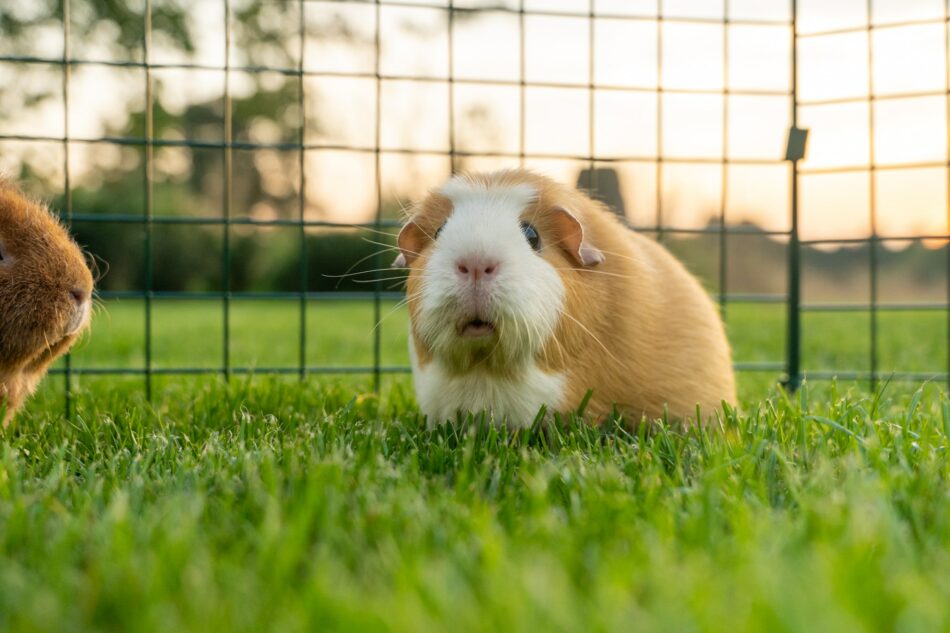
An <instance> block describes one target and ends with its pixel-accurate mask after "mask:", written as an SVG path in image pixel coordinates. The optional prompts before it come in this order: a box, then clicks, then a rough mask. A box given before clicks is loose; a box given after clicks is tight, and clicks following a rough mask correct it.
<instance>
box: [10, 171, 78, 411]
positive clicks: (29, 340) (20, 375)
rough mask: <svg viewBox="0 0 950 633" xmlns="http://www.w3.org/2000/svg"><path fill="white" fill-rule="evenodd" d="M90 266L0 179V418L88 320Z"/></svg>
mask: <svg viewBox="0 0 950 633" xmlns="http://www.w3.org/2000/svg"><path fill="white" fill-rule="evenodd" d="M92 286H93V280H92V274H91V273H90V271H89V267H88V266H87V265H86V260H85V258H84V257H83V254H82V251H80V250H79V247H78V246H76V243H75V242H73V240H72V238H70V237H69V234H68V233H67V232H66V230H65V229H64V228H63V227H62V225H60V224H59V222H57V221H56V219H55V218H54V217H53V216H52V215H51V214H50V213H49V211H48V210H47V209H46V208H45V207H43V206H42V205H40V204H38V203H36V202H33V201H32V200H29V199H27V198H26V197H24V196H23V194H22V193H20V191H19V190H18V189H17V188H16V187H15V186H14V185H13V184H11V183H9V182H6V181H4V180H2V179H0V418H2V424H3V425H4V426H5V425H6V424H7V423H8V422H9V421H10V419H11V418H12V417H13V414H14V413H15V412H16V410H17V409H19V408H20V407H21V406H22V405H23V402H24V401H25V400H26V399H27V398H28V397H29V395H30V394H31V393H33V391H34V390H35V389H36V386H37V385H38V384H39V382H40V380H41V379H42V378H43V376H44V375H45V374H46V370H47V369H48V368H49V366H50V364H51V363H52V362H53V361H54V360H56V359H57V358H59V357H60V356H61V355H62V354H65V353H66V352H67V351H68V350H69V348H70V347H71V346H72V344H73V343H74V342H75V341H76V339H77V338H78V337H79V335H80V334H81V333H82V332H83V330H84V329H85V328H86V327H87V325H88V324H89V318H90V312H91V309H92Z"/></svg>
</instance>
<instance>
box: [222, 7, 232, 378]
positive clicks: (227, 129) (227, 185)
mask: <svg viewBox="0 0 950 633" xmlns="http://www.w3.org/2000/svg"><path fill="white" fill-rule="evenodd" d="M223 5H224V103H223V107H224V112H223V119H224V120H223V126H224V129H223V130H222V132H223V135H222V138H223V139H224V147H223V148H222V150H221V158H222V161H221V165H222V168H223V170H224V174H223V175H224V191H223V192H222V193H223V196H224V199H223V200H222V203H223V207H224V208H223V209H222V211H221V212H222V214H223V216H224V227H223V229H222V230H223V234H222V243H221V286H222V291H223V293H222V297H221V318H222V323H221V337H222V340H221V346H222V347H221V354H222V358H223V362H224V377H225V380H228V381H230V380H231V218H232V213H233V209H232V206H233V197H234V191H233V181H232V179H233V177H234V136H233V134H234V120H233V117H234V109H233V104H232V103H231V48H232V46H231V1H230V0H224V2H223Z"/></svg>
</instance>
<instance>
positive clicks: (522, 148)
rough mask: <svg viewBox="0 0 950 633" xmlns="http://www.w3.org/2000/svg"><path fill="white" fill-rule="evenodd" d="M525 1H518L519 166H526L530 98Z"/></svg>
mask: <svg viewBox="0 0 950 633" xmlns="http://www.w3.org/2000/svg"><path fill="white" fill-rule="evenodd" d="M524 3H525V0H518V166H519V167H524V166H525V158H526V155H527V153H526V144H525V116H526V109H527V103H526V100H527V98H528V96H527V93H528V88H527V77H526V73H527V70H526V68H527V62H525V49H526V48H527V46H526V44H525V9H524Z"/></svg>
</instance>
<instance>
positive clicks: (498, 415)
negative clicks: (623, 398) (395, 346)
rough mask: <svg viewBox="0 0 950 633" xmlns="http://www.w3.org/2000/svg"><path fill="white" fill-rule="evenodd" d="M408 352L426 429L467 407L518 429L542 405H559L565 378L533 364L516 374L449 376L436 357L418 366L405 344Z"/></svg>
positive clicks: (550, 408) (551, 408) (553, 407)
mask: <svg viewBox="0 0 950 633" xmlns="http://www.w3.org/2000/svg"><path fill="white" fill-rule="evenodd" d="M409 356H410V358H411V360H412V373H413V378H414V380H415V387H416V399H417V400H418V401H419V407H420V408H421V409H422V411H423V412H424V413H425V414H426V417H427V418H428V425H429V428H433V427H435V426H437V425H439V424H442V423H444V422H450V421H454V420H455V419H456V415H457V414H459V413H461V414H463V415H464V414H465V413H469V412H472V413H482V412H484V413H487V414H488V419H489V421H491V422H492V423H493V424H499V425H505V426H508V427H510V428H524V427H527V426H530V425H531V423H532V422H534V419H535V418H536V417H537V415H538V411H540V409H541V407H542V406H544V407H546V408H547V410H548V412H549V413H550V412H551V411H557V410H559V409H560V408H561V407H562V406H563V404H564V387H565V385H566V384H567V377H566V376H564V375H563V374H548V373H545V372H544V371H542V370H541V369H540V368H538V367H537V366H536V365H531V366H528V367H526V368H525V369H524V371H523V372H522V374H521V375H520V376H519V377H518V378H515V379H511V378H506V379H499V378H497V377H495V376H492V375H491V374H488V373H485V372H479V371H473V372H468V373H465V374H455V375H453V374H452V373H451V372H449V371H447V370H446V368H445V366H444V365H443V364H442V363H441V362H440V361H439V360H438V359H435V360H433V362H431V363H429V364H428V365H426V366H425V367H420V366H419V362H418V360H417V359H416V354H415V352H414V350H413V346H412V345H411V344H410V345H409Z"/></svg>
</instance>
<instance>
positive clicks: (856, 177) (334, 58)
mask: <svg viewBox="0 0 950 633" xmlns="http://www.w3.org/2000/svg"><path fill="white" fill-rule="evenodd" d="M524 3H525V9H526V10H527V11H529V12H530V11H533V10H542V11H549V12H564V13H565V14H568V15H561V16H539V15H527V16H525V18H524V25H523V26H524V41H523V50H524V56H523V59H522V55H521V50H522V41H521V26H522V25H521V22H520V16H519V15H518V13H517V12H516V11H505V10H492V9H491V7H496V8H497V7H499V6H501V7H507V8H509V9H517V7H518V0H493V1H491V2H488V1H480V0H456V1H455V2H454V6H456V7H474V8H479V7H480V8H483V9H484V10H482V11H473V12H465V13H459V14H457V15H456V16H455V17H454V19H453V20H452V29H451V38H450V29H449V19H448V12H447V11H446V10H445V7H446V6H447V2H446V1H445V0H441V1H440V0H415V1H413V2H411V4H413V5H415V4H418V5H419V6H401V5H400V6H393V5H389V6H387V4H386V3H385V2H384V3H383V6H382V7H381V9H380V35H379V37H380V42H381V49H380V54H379V71H380V73H381V74H382V75H383V76H384V77H388V78H390V79H384V80H383V81H382V82H381V84H380V85H381V92H380V95H379V102H380V104H381V110H380V113H379V117H378V118H379V121H380V126H379V129H378V130H377V129H376V120H377V113H376V102H377V94H376V86H377V83H376V78H375V77H374V73H375V71H376V61H377V59H376V54H375V49H374V47H373V46H372V43H373V41H374V39H375V26H376V25H375V7H374V6H373V5H372V4H371V3H370V4H367V3H362V2H320V1H308V2H307V3H306V4H305V16H306V21H307V26H308V29H310V32H312V33H315V34H319V36H318V35H314V36H311V37H309V38H308V39H307V41H306V46H305V47H304V60H303V64H304V68H305V70H306V71H308V73H313V74H308V76H307V77H306V78H305V82H304V91H305V95H306V99H307V112H306V117H307V119H308V120H309V121H311V122H319V124H318V125H317V124H314V125H310V126H308V130H307V133H306V138H305V141H306V143H308V144H313V145H317V146H329V149H314V150H312V151H308V152H307V155H306V159H305V165H306V169H307V192H306V193H307V200H308V208H309V210H310V211H309V212H310V213H311V214H313V215H315V216H319V217H323V218H326V219H332V220H335V221H344V222H350V221H364V220H367V219H370V218H372V217H373V215H374V213H375V209H376V203H377V192H376V191H375V181H376V178H375V172H374V170H375V165H376V162H375V154H374V153H373V151H372V150H373V149H374V147H375V143H376V140H377V138H378V139H379V144H380V147H381V149H382V150H383V152H382V154H381V157H380V169H381V173H380V180H381V183H382V188H383V191H382V194H383V198H384V200H388V199H392V198H396V199H399V200H401V201H403V202H409V201H411V200H412V199H413V198H415V197H417V196H419V195H421V194H422V193H423V192H424V191H425V190H426V189H427V188H428V187H431V186H433V185H435V184H437V183H438V182H440V181H441V180H443V179H444V178H445V177H447V175H448V174H449V172H450V170H451V160H450V158H449V156H448V152H449V150H450V149H452V148H454V149H455V150H457V151H459V152H461V153H463V154H465V156H464V157H463V158H460V159H459V163H460V164H461V165H462V166H463V167H465V168H467V169H493V168H499V167H506V166H516V165H518V164H520V162H521V161H520V160H519V157H518V154H519V152H521V151H522V150H523V151H524V153H525V154H526V155H527V157H526V158H525V160H524V164H525V165H526V166H529V167H533V168H535V169H538V170H540V171H543V172H546V173H548V174H550V175H552V176H554V177H557V178H561V179H563V180H567V181H574V180H575V179H576V177H577V174H578V171H579V170H580V169H583V168H585V167H587V166H588V165H589V161H588V160H587V159H588V158H589V157H590V156H593V157H595V158H598V159H606V160H610V161H615V162H611V166H613V167H614V168H615V169H617V171H618V173H619V174H620V176H621V185H622V191H623V194H624V197H625V200H626V206H627V211H628V215H629V216H630V218H631V220H632V221H633V222H634V223H635V224H641V225H652V224H654V223H655V221H656V217H657V216H656V214H657V210H656V202H657V198H658V192H657V186H658V185H659V187H660V192H659V198H660V200H661V202H662V215H663V222H664V224H667V225H675V226H682V227H697V226H704V225H705V224H706V223H707V222H708V221H709V219H710V217H718V215H719V212H720V208H721V206H722V204H723V203H725V209H726V217H727V221H729V222H731V223H739V222H754V223H756V224H758V225H760V226H762V227H764V228H767V229H775V230H785V229H787V228H788V225H789V211H788V201H789V173H790V171H789V167H788V165H787V164H786V163H783V162H782V160H781V159H782V157H783V155H784V142H785V137H786V134H787V129H788V127H789V125H790V123H791V120H792V119H791V115H792V112H791V99H790V98H789V97H788V96H786V95H784V94H782V93H786V92H788V91H790V90H791V87H792V81H791V45H792V29H791V27H790V26H789V25H784V24H774V25H754V26H753V25H745V24H741V23H735V24H731V25H729V26H727V27H724V26H723V24H722V23H721V22H720V23H714V22H679V21H677V18H701V19H707V20H711V21H715V20H722V18H723V11H724V9H723V3H722V2H721V1H719V2H717V1H715V0H664V1H663V11H664V16H665V17H667V18H672V19H668V20H664V21H663V22H662V23H660V22H658V21H657V20H656V19H653V18H651V17H650V16H655V15H656V11H657V4H656V1H655V0H652V1H651V0H524ZM591 3H593V5H592V4H591ZM403 4H409V3H405V2H403ZM789 4H790V3H789V2H788V1H787V0H781V1H778V0H730V2H729V11H730V15H729V18H730V19H731V20H733V21H742V20H760V21H769V22H782V21H788V20H789V19H790V15H789ZM591 6H593V9H594V11H595V15H596V16H597V17H596V19H595V20H594V21H593V24H591V21H590V19H589V17H588V12H589V11H590V10H591ZM866 8H867V3H866V0H834V1H827V0H800V2H799V22H798V24H799V32H800V34H802V35H803V37H802V38H801V39H800V41H799V48H798V64H799V75H798V90H799V99H800V102H801V105H800V107H799V111H798V117H799V125H800V126H801V127H807V128H809V129H810V130H811V136H810V142H809V149H808V154H807V157H806V160H805V161H803V162H802V164H801V168H802V172H803V175H802V177H801V180H800V185H801V189H800V191H801V201H802V206H801V227H802V232H803V237H804V238H806V239H812V238H837V237H862V236H866V235H868V234H869V232H870V231H871V224H872V219H871V217H872V214H871V198H872V196H871V192H872V190H873V191H874V192H875V203H876V204H875V212H876V229H877V230H878V232H879V233H881V234H883V235H908V234H916V233H920V234H933V235H942V234H945V233H947V232H948V211H947V209H948V202H947V183H948V167H947V160H948V145H947V137H948V132H947V118H948V117H947V114H948V103H947V101H948V96H947V88H948V74H950V73H948V64H947V45H946V39H947V34H946V27H947V25H946V22H945V21H943V20H944V18H945V13H944V12H945V7H944V6H943V2H942V1H940V0H875V2H874V3H873V13H872V15H871V20H872V22H873V23H874V24H875V25H876V27H877V28H875V29H874V30H873V31H872V32H871V34H870V35H869V34H868V32H867V31H859V32H850V33H840V34H830V35H819V36H815V35H812V34H814V33H817V32H822V31H827V30H832V29H849V28H852V27H861V26H864V25H865V24H866V22H867V20H868V16H867V13H866ZM191 10H192V11H193V13H192V20H193V23H194V24H195V25H196V26H197V27H198V30H199V32H201V33H202V38H201V39H200V41H199V42H198V49H197V51H196V52H195V54H194V55H193V56H192V57H191V58H190V59H181V57H180V55H177V54H172V53H171V52H170V51H168V50H165V49H163V48H162V46H161V43H160V42H158V43H156V47H155V51H154V54H153V56H154V58H153V60H152V61H156V62H165V63H168V62H182V61H189V62H194V63H199V64H206V65H211V66H219V67H221V66H223V62H224V59H223V39H224V26H223V24H222V20H221V11H220V6H219V3H217V2H209V1H203V2H197V3H194V8H193V9H191ZM610 16H613V17H610ZM631 17H633V18H635V19H630V18H631ZM930 19H934V20H936V22H933V23H919V24H912V25H899V26H889V25H893V24H896V23H902V24H903V23H906V22H915V21H924V20H930ZM341 24H342V25H345V27H346V30H347V31H348V33H349V34H350V36H351V38H352V39H346V38H343V37H340V36H337V35H334V34H333V29H334V28H339V25H341ZM333 25H336V26H335V27H334V26H333ZM591 37H593V40H591ZM869 37H870V42H869V40H868V38H869ZM93 39H94V38H93ZM450 39H451V43H452V48H451V50H452V55H451V60H450V57H449V50H450ZM869 44H870V55H869ZM37 46H38V47H39V49H40V50H38V51H36V53H37V54H46V55H49V56H55V55H57V54H61V51H60V52H57V51H56V49H55V47H56V46H57V44H56V39H55V37H50V38H46V39H44V38H42V37H41V38H38V43H37ZM43 47H47V49H48V50H47V49H44V48H43ZM76 49H77V50H76V51H74V56H76V57H84V58H88V59H99V58H102V57H103V56H107V55H108V52H107V50H106V49H105V48H102V47H97V45H96V42H95V41H89V42H85V43H83V45H82V46H77V47H76ZM176 55H177V56H176ZM242 55H243V52H242V51H232V63H233V64H234V65H236V66H241V65H245V64H248V65H250V64H254V65H257V64H261V63H266V61H267V60H251V59H247V58H246V56H242ZM869 57H870V60H871V61H870V66H869ZM56 72H58V69H56V68H52V69H45V68H43V67H38V68H30V69H23V68H21V67H19V66H18V67H16V68H11V67H0V81H3V82H4V85H11V84H10V82H12V81H20V82H22V81H55V80H56V79H57V77H58V75H56ZM324 72H326V73H331V74H333V75H334V76H322V75H320V74H319V73H324ZM522 72H523V74H524V79H525V81H526V82H527V83H528V87H527V88H525V89H524V94H523V101H522V90H521V88H520V86H519V84H518V82H519V81H520V79H521V76H522ZM44 73H45V74H44ZM165 74H166V75H167V76H166V77H165V82H164V83H163V86H164V88H163V92H162V94H161V95H160V96H161V98H162V100H163V103H164V104H165V105H166V106H167V107H168V108H169V109H171V110H172V111H174V110H176V109H178V110H180V111H181V110H184V108H186V107H187V106H188V105H189V104H190V103H195V102H199V101H205V100H209V99H213V98H215V97H216V96H220V95H221V94H223V89H224V88H223V84H224V73H223V71H221V70H204V71H187V72H184V71H178V72H177V74H176V73H175V72H174V71H167V72H166V73H165ZM346 74H351V75H353V76H339V75H346ZM450 74H451V76H452V77H453V78H454V79H456V80H457V81H456V82H455V84H454V87H453V88H452V92H451V95H450V86H449V83H448V81H447V79H448V77H449V75H450ZM406 77H412V78H424V79H426V81H415V80H404V79H401V78H406ZM397 78H400V79H397ZM284 80H288V79H287V78H286V77H285V78H283V79H282V78H281V77H280V76H278V77H276V78H275V81H284ZM291 80H294V81H295V80H296V79H295V78H291ZM471 80H479V81H478V82H477V83H471ZM481 80H485V82H487V83H482V82H481ZM491 82H496V83H491ZM538 83H541V84H556V85H547V86H538V85H532V84H538ZM590 83H593V84H595V85H597V86H598V87H599V88H598V89H595V90H594V91H593V94H592V93H591V92H590V91H589V89H588V86H589V84H590ZM142 86H143V81H142V80H141V69H121V68H113V67H105V66H95V65H82V66H79V67H76V68H75V69H74V72H73V83H72V85H71V104H70V105H71V107H70V118H69V127H70V135H71V136H74V137H77V138H84V137H85V138H95V137H98V136H100V135H101V134H102V133H103V130H104V129H105V125H104V124H105V122H107V121H108V122H111V123H114V122H115V121H116V120H121V119H122V118H123V117H127V116H128V113H127V112H125V109H124V104H126V103H128V101H129V99H132V100H133V101H134V100H135V99H137V98H144V97H143V96H142V94H141V93H142ZM658 87H659V88H663V89H664V90H665V91H666V92H664V93H663V95H662V98H660V99H658V97H657V92H656V91H657V89H658ZM231 88H232V91H233V93H234V94H236V95H244V94H247V92H248V91H249V90H251V89H252V84H251V83H250V82H249V81H248V77H247V76H246V73H243V72H239V71H235V72H234V73H233V75H232V78H231ZM723 89H728V90H729V91H730V94H729V95H728V96H723V95H722V94H695V93H692V92H689V91H696V90H708V91H722V90H723ZM680 90H682V91H685V92H677V91H680ZM750 92H754V93H756V94H748V93H750ZM869 94H872V95H873V96H874V97H875V99H874V101H873V102H872V101H869V100H868V99H867V96H868V95H869ZM450 104H451V106H452V109H451V111H450ZM522 104H523V108H524V130H523V134H522V130H521V110H522ZM0 106H2V97H0ZM62 109H63V104H62V102H61V101H59V102H57V101H55V100H53V101H50V102H48V103H45V104H44V105H42V107H40V108H37V109H35V110H33V111H31V112H29V113H24V115H23V116H20V117H17V118H16V119H15V120H4V121H2V122H0V133H6V134H16V133H26V131H29V133H36V130H38V129H40V130H43V131H44V133H45V134H48V135H50V136H54V137H55V136H61V135H62V134H63V132H64V129H63V123H62V120H63V114H62ZM872 127H873V135H872V133H871V130H872ZM254 133H255V134H257V135H259V136H260V138H261V139H263V140H267V138H269V137H270V136H273V134H274V130H268V129H267V128H266V126H263V125H262V126H259V129H256V130H255V132H254ZM872 136H873V140H872ZM522 139H523V141H522ZM522 142H523V145H522ZM16 147H17V146H16V145H15V144H7V149H6V151H5V152H3V153H2V155H0V168H3V167H4V166H6V167H7V168H10V167H11V165H12V164H15V162H17V161H19V160H22V158H23V153H22V152H27V153H29V152H30V151H34V150H32V149H30V148H29V147H26V146H21V151H19V152H18V150H17V149H16ZM343 147H345V148H348V149H341V148H343ZM393 150H399V151H393ZM405 150H412V151H414V152H418V153H415V154H410V153H406V152H405ZM72 151H73V152H74V153H75V154H74V157H73V162H72V163H71V165H72V169H73V170H74V175H73V177H74V178H76V179H77V180H79V181H81V180H82V179H83V178H93V177H94V172H95V170H96V169H97V166H99V167H101V166H104V165H110V164H111V165H115V164H118V163H119V161H122V160H123V157H122V153H121V152H120V151H119V149H118V148H116V147H110V146H101V145H92V146H90V145H77V146H75V147H74V148H73V149H72ZM469 155H471V156H469ZM657 155H661V156H662V157H663V158H664V161H668V160H669V161H670V162H664V163H663V164H662V167H660V173H659V175H658V173H657V169H658V167H657V163H656V161H655V158H656V157H657ZM723 156H725V157H727V158H728V159H730V160H736V161H740V162H737V163H731V164H729V165H727V166H725V170H726V173H725V176H726V177H725V178H724V177H723V171H722V170H723V169H724V167H723V165H722V164H721V163H720V162H719V161H720V160H721V159H722V157H723ZM872 157H873V161H874V164H875V165H876V166H877V167H878V169H876V170H875V171H874V172H873V174H872V172H871V171H870V170H869V169H868V168H869V166H870V164H871V161H872ZM689 159H695V160H696V162H689ZM169 160H172V159H169ZM752 161H762V163H761V164H749V163H750V162H752ZM60 163H61V161H60ZM909 165H919V167H915V168H908V166H909ZM182 168H187V165H186V164H185V167H182ZM838 168H853V169H851V170H850V171H846V172H835V173H824V172H827V171H829V170H832V171H833V170H835V169H838ZM46 169H48V171H49V174H47V175H48V176H49V177H50V178H54V179H55V177H56V176H57V175H58V170H61V164H58V163H57V162H56V161H49V162H48V164H47V165H46ZM811 172H817V173H811ZM41 175H42V174H41ZM275 177H276V176H275ZM724 184H725V191H723V185H724Z"/></svg>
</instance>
